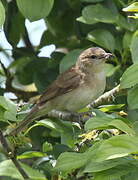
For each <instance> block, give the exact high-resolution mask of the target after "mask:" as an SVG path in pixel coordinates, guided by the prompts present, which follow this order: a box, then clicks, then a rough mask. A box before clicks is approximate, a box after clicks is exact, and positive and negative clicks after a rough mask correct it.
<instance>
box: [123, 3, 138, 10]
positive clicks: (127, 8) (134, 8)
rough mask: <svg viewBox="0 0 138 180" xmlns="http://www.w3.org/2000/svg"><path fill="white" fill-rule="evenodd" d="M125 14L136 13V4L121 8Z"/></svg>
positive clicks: (137, 8) (137, 7) (137, 6)
mask: <svg viewBox="0 0 138 180" xmlns="http://www.w3.org/2000/svg"><path fill="white" fill-rule="evenodd" d="M123 11H125V12H138V2H135V3H133V4H131V5H130V6H128V7H126V8H123Z"/></svg>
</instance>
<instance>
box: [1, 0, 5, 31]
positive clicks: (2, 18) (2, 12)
mask: <svg viewBox="0 0 138 180" xmlns="http://www.w3.org/2000/svg"><path fill="white" fill-rule="evenodd" d="M4 21H5V9H4V7H3V4H2V2H1V1H0V28H1V27H2V25H3V24H4Z"/></svg>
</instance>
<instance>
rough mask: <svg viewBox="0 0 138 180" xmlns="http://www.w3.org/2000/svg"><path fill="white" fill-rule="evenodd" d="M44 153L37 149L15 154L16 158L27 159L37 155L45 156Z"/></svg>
mask: <svg viewBox="0 0 138 180" xmlns="http://www.w3.org/2000/svg"><path fill="white" fill-rule="evenodd" d="M45 156H46V154H45V153H42V152H37V151H26V152H24V153H22V154H20V155H18V156H17V159H27V158H36V157H37V158H38V157H45Z"/></svg>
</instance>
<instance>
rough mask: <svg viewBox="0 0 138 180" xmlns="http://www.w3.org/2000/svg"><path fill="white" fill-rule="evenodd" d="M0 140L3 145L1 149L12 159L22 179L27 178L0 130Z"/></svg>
mask: <svg viewBox="0 0 138 180" xmlns="http://www.w3.org/2000/svg"><path fill="white" fill-rule="evenodd" d="M0 141H1V144H2V146H3V149H4V150H5V151H6V154H7V156H8V157H9V158H10V159H11V160H12V162H13V163H14V165H15V167H16V168H17V169H18V171H19V173H20V174H21V175H22V177H23V179H29V176H28V175H27V174H26V172H25V171H24V169H23V168H22V167H21V165H20V164H19V162H18V161H17V159H16V157H15V156H14V155H13V153H12V149H11V148H10V147H9V145H8V143H7V141H6V139H5V137H4V136H3V133H2V131H1V130H0Z"/></svg>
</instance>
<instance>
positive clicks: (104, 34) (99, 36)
mask: <svg viewBox="0 0 138 180" xmlns="http://www.w3.org/2000/svg"><path fill="white" fill-rule="evenodd" d="M87 39H88V40H90V41H92V42H94V43H96V44H98V45H100V46H102V47H103V48H106V49H108V50H110V51H112V52H113V51H114V49H115V38H114V36H113V35H112V33H111V32H110V31H108V30H105V29H95V30H93V31H91V32H89V33H88V35H87Z"/></svg>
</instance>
